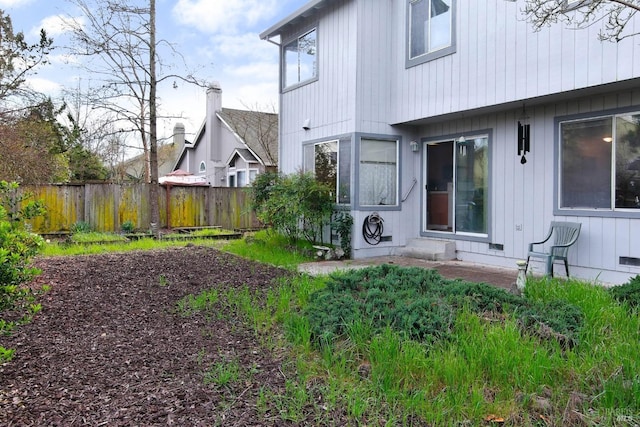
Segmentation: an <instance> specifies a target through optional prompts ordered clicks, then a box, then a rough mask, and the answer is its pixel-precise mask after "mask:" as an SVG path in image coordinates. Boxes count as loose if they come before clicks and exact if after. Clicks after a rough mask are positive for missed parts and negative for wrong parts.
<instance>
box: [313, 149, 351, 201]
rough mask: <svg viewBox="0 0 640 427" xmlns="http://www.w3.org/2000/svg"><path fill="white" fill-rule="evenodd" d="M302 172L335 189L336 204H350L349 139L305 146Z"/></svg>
mask: <svg viewBox="0 0 640 427" xmlns="http://www.w3.org/2000/svg"><path fill="white" fill-rule="evenodd" d="M304 171H305V172H313V174H314V175H315V177H316V179H317V180H318V181H320V182H322V183H325V184H327V185H329V186H330V187H331V188H335V189H336V190H335V194H336V203H338V204H349V203H351V138H350V137H345V138H341V139H339V140H333V141H323V142H319V143H315V144H309V145H306V146H305V147H304Z"/></svg>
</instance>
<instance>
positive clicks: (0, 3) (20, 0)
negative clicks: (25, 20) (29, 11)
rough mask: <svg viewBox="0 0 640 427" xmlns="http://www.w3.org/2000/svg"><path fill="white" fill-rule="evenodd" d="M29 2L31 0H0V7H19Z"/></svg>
mask: <svg viewBox="0 0 640 427" xmlns="http://www.w3.org/2000/svg"><path fill="white" fill-rule="evenodd" d="M28 3H31V0H0V7H7V8H8V7H19V6H24V5H26V4H28Z"/></svg>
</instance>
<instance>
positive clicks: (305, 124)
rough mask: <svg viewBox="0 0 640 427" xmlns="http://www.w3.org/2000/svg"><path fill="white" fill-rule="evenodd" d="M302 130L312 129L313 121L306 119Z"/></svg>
mask: <svg viewBox="0 0 640 427" xmlns="http://www.w3.org/2000/svg"><path fill="white" fill-rule="evenodd" d="M302 129H304V130H309V129H311V120H310V119H305V120H304V123H303V124H302Z"/></svg>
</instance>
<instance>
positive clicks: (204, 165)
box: [200, 162, 207, 173]
mask: <svg viewBox="0 0 640 427" xmlns="http://www.w3.org/2000/svg"><path fill="white" fill-rule="evenodd" d="M206 171H207V164H206V163H205V162H200V173H205V172H206Z"/></svg>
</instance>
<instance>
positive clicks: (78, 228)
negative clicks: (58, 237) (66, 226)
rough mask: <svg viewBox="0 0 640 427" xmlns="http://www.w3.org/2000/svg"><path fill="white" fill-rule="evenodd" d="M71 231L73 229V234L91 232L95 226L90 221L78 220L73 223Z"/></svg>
mask: <svg viewBox="0 0 640 427" xmlns="http://www.w3.org/2000/svg"><path fill="white" fill-rule="evenodd" d="M69 231H71V233H72V234H80V233H90V232H91V231H93V228H92V227H91V224H89V223H88V222H84V221H78V222H76V223H73V224H71V228H70V230H69Z"/></svg>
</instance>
